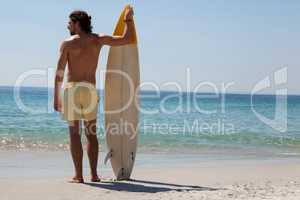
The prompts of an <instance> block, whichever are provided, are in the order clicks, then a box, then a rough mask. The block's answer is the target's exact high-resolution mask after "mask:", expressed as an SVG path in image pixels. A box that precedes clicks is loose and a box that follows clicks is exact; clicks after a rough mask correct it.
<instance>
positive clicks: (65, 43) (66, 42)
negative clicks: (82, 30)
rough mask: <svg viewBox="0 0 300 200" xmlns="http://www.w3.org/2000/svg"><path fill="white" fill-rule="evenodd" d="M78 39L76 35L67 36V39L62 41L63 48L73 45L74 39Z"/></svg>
mask: <svg viewBox="0 0 300 200" xmlns="http://www.w3.org/2000/svg"><path fill="white" fill-rule="evenodd" d="M76 39H77V37H76V36H71V37H69V38H66V39H65V40H64V41H63V42H62V44H61V47H62V48H67V47H69V46H70V45H72V43H74V41H75V40H76Z"/></svg>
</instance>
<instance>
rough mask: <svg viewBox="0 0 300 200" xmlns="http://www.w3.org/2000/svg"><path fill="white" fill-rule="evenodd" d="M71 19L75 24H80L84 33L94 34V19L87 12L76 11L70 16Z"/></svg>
mask: <svg viewBox="0 0 300 200" xmlns="http://www.w3.org/2000/svg"><path fill="white" fill-rule="evenodd" d="M69 17H70V19H71V20H72V21H73V22H79V24H80V27H81V30H82V31H84V32H86V33H92V29H93V26H92V25H91V24H92V22H91V21H92V17H91V16H89V15H88V14H87V13H86V12H85V11H82V10H75V11H73V12H72V13H71V14H70V16H69Z"/></svg>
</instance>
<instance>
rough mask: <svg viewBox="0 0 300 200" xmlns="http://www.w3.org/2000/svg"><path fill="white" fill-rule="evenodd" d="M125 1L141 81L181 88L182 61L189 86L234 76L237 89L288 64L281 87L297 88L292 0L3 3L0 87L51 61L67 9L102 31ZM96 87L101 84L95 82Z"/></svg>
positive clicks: (299, 7) (42, 80)
mask: <svg viewBox="0 0 300 200" xmlns="http://www.w3.org/2000/svg"><path fill="white" fill-rule="evenodd" d="M126 3H132V4H133V6H134V9H135V18H136V25H137V29H138V34H139V49H140V63H141V80H142V82H144V83H145V82H148V81H151V82H155V83H157V84H158V85H159V87H160V89H162V90H165V89H174V87H173V88H171V87H166V86H165V85H164V83H165V82H167V81H176V82H179V83H180V84H181V86H182V87H183V88H186V76H185V73H186V68H187V67H189V68H190V71H191V85H192V87H194V86H195V85H196V84H197V83H199V82H203V81H210V82H213V83H215V84H216V85H217V87H219V86H220V84H221V83H222V82H224V83H228V82H234V85H233V86H232V87H230V89H229V91H230V92H243V93H244V92H250V91H251V89H252V88H253V86H254V85H255V84H256V83H257V82H258V81H260V80H261V79H263V78H265V77H266V76H267V75H272V73H273V72H274V71H276V70H278V69H280V68H282V67H288V84H287V87H288V90H289V93H293V94H295V93H296V94H300V78H299V75H300V69H299V67H300V61H299V53H300V37H299V36H300V24H299V22H300V1H298V0H285V1H283V0H263V1H261V0H247V1H246V0H245V1H242V0H193V1H192V0H185V1H174V0H169V1H167V0H163V1H158V0H157V1H153V0H152V1H150V0H149V1H148V0H134V1H133V0H128V1H125V0H113V1H112V0H68V1H61V0H51V1H40V0H27V1H20V0H9V1H4V2H2V4H1V12H0V24H1V33H0V34H1V37H0V54H1V59H0V66H1V67H0V74H1V79H0V85H13V84H14V83H15V81H16V80H17V78H18V76H19V75H20V74H22V73H23V72H25V71H28V70H31V69H47V67H52V68H53V69H54V68H55V67H56V62H57V56H58V48H59V45H60V43H61V41H63V40H64V39H65V38H66V37H68V36H69V33H68V31H67V29H66V26H67V22H68V15H69V13H70V12H71V11H72V10H74V9H83V10H86V11H87V12H89V14H90V15H92V17H93V24H94V31H95V32H103V33H107V34H110V33H111V32H112V31H113V29H114V26H115V24H116V21H117V19H118V17H119V14H120V12H121V10H122V9H123V7H124V5H125V4H126ZM107 51H108V47H106V48H104V51H103V52H102V55H101V61H100V63H99V64H100V68H99V69H101V70H104V69H105V64H106V57H107ZM99 74H100V71H99ZM98 79H101V77H100V76H99V77H98ZM46 83H47V81H46V77H31V78H30V80H27V81H25V84H27V85H32V86H46ZM98 87H100V88H103V84H102V80H99V83H98ZM145 89H147V87H145ZM149 89H151V88H149ZM202 89H203V91H206V90H209V89H206V88H202ZM267 92H271V93H272V89H271V90H270V91H267Z"/></svg>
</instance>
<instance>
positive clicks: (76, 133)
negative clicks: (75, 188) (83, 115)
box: [69, 120, 84, 183]
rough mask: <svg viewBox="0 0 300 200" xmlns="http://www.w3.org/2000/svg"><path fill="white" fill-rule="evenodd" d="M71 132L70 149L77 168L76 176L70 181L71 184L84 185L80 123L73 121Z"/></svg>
mask: <svg viewBox="0 0 300 200" xmlns="http://www.w3.org/2000/svg"><path fill="white" fill-rule="evenodd" d="M69 131H70V149H71V155H72V159H73V163H74V167H75V176H74V178H73V179H72V180H71V181H70V182H71V183H83V182H84V181H83V176H82V157H83V152H82V144H81V135H80V121H78V120H77V121H72V122H70V124H69Z"/></svg>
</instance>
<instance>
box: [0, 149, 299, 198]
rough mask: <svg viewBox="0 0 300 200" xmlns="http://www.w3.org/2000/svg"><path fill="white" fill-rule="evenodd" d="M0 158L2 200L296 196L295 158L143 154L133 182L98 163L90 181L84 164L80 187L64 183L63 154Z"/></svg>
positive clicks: (67, 164) (4, 154)
mask: <svg viewBox="0 0 300 200" xmlns="http://www.w3.org/2000/svg"><path fill="white" fill-rule="evenodd" d="M180 156H182V157H185V159H184V160H183V161H184V162H180ZM165 157H169V159H168V160H166V159H165ZM176 157H177V158H179V159H176ZM0 158H1V159H0V169H1V171H0V194H1V200H14V199H15V200H17V199H22V200H35V199H46V200H48V199H49V200H76V199H80V200H89V199H98V198H99V199H106V200H109V199H120V198H128V199H133V200H135V199H184V200H190V199H197V200H198V199H205V200H206V199H207V200H208V199H214V200H215V199H223V200H224V199H225V200H226V199H251V200H253V199H280V200H281V199H288V200H291V199H295V200H296V199H297V200H298V199H299V198H300V160H298V159H297V158H276V159H273V158H272V159H261V158H255V159H250V158H247V159H211V160H207V159H198V157H197V156H196V155H190V156H188V155H186V156H185V155H173V157H172V156H170V155H159V154H156V155H150V154H144V155H139V158H138V160H137V165H136V167H135V170H134V174H133V176H132V179H133V180H132V181H124V182H116V181H114V180H113V174H112V172H111V170H110V167H109V166H104V165H103V164H102V161H101V165H100V167H99V171H100V173H101V176H102V179H103V182H101V183H91V182H89V180H88V179H89V176H88V168H87V167H88V165H87V163H86V160H85V169H84V171H85V179H86V183H85V184H70V183H67V180H68V178H69V177H71V175H72V172H73V171H72V165H71V161H70V160H69V159H70V156H69V155H68V152H10V151H1V153H0ZM163 160H166V162H164V161H163Z"/></svg>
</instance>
